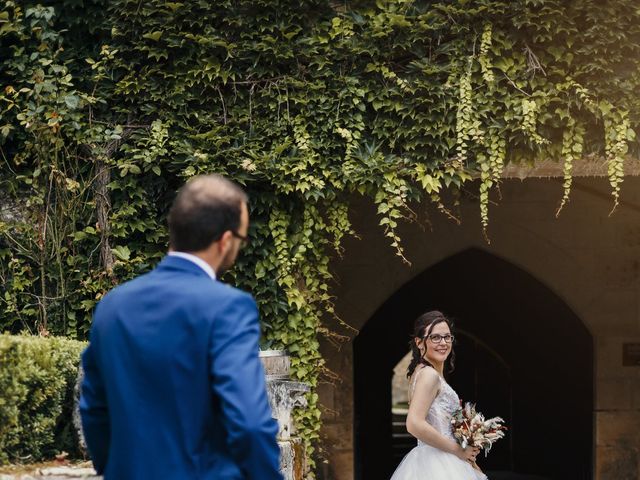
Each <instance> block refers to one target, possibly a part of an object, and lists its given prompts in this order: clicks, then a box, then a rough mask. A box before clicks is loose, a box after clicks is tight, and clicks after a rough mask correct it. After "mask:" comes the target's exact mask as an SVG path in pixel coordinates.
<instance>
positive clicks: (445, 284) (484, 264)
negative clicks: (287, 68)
mask: <svg viewBox="0 0 640 480" xmlns="http://www.w3.org/2000/svg"><path fill="white" fill-rule="evenodd" d="M429 309H439V310H442V311H444V312H445V313H447V314H448V315H450V316H451V317H453V319H454V321H455V324H456V327H457V330H458V335H457V336H458V339H459V341H457V344H456V346H455V348H456V354H457V357H458V360H457V369H456V371H455V372H454V373H453V374H452V375H450V377H449V381H450V383H451V384H452V386H453V387H454V388H455V389H456V391H457V392H458V394H459V395H460V397H461V398H462V399H464V400H468V401H475V402H477V405H478V408H479V410H481V411H482V412H483V413H485V414H486V415H487V416H494V415H500V416H502V417H504V418H505V419H506V420H507V423H508V424H509V428H510V431H509V433H508V435H507V438H505V439H504V440H502V441H501V442H499V443H497V444H496V445H495V446H494V449H493V450H492V451H491V453H490V454H489V456H488V457H487V458H486V459H485V458H482V459H481V462H479V463H481V464H482V466H483V468H484V469H485V470H486V471H488V472H496V473H495V474H494V475H493V478H496V479H498V478H500V479H506V478H513V479H517V478H518V477H519V476H520V475H537V476H539V477H541V478H548V479H553V480H556V479H558V480H560V479H562V480H574V479H575V480H578V479H580V480H582V479H591V478H592V475H593V462H592V449H593V419H592V415H593V341H592V337H591V335H590V333H589V332H588V330H587V329H586V328H585V326H584V324H583V323H582V322H581V321H580V319H579V318H578V317H577V316H576V315H575V314H574V313H573V312H572V311H571V310H570V309H569V307H568V306H567V305H566V304H565V303H564V302H563V301H562V299H560V298H559V297H558V296H557V295H555V294H554V293H553V292H552V291H551V290H550V289H548V288H547V287H545V286H544V285H543V284H542V283H540V282H539V281H538V280H536V279H535V278H534V277H532V276H531V275H529V274H528V273H526V272H524V271H523V270H521V269H520V268H518V267H516V266H514V265H513V264H511V263H509V262H506V261H504V260H502V259H500V258H498V257H495V256H493V255H491V254H488V253H486V252H483V251H481V250H478V249H471V250H467V251H465V252H462V253H460V254H457V255H455V256H453V257H451V258H449V259H447V260H444V261H442V262H440V263H438V264H437V265H435V266H433V267H431V268H429V269H428V270H427V271H425V272H423V273H421V274H420V275H418V276H417V277H415V278H414V279H413V280H411V281H410V282H409V283H407V284H406V285H404V286H403V287H402V288H401V289H400V290H398V291H397V292H396V293H395V294H394V295H393V296H392V297H391V298H389V299H388V300H387V301H386V302H385V303H384V304H383V305H382V306H381V307H380V308H379V309H378V311H377V312H376V313H375V314H374V315H373V317H372V318H371V319H370V320H369V321H368V322H367V324H366V325H365V327H364V328H363V329H362V330H361V331H360V334H359V335H358V337H357V338H356V339H355V341H354V396H355V398H354V400H355V404H354V408H355V412H354V413H355V426H354V427H355V443H356V444H355V472H356V478H357V479H360V480H378V479H380V480H383V479H388V478H389V477H390V476H391V474H392V473H393V470H394V469H395V467H396V465H397V463H398V458H397V453H398V452H397V448H396V452H395V454H396V457H395V458H394V445H393V438H394V434H393V428H394V426H393V423H394V418H393V417H392V401H391V380H392V376H393V369H394V367H395V366H396V364H397V363H398V362H399V361H400V360H401V359H402V358H403V356H404V355H405V354H406V353H407V351H408V347H407V344H408V340H409V334H410V332H411V327H412V324H413V321H414V319H415V318H416V317H417V316H418V315H419V314H421V313H422V312H424V311H426V310H429ZM395 421H396V424H397V423H398V419H397V418H396V419H395ZM396 426H397V425H396ZM520 478H525V477H520Z"/></svg>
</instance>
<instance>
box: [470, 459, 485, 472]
mask: <svg viewBox="0 0 640 480" xmlns="http://www.w3.org/2000/svg"><path fill="white" fill-rule="evenodd" d="M471 466H472V467H473V468H475V469H476V470H477V471H479V472H480V473H483V472H482V469H481V468H480V467H479V466H478V464H477V463H476V461H475V460H474V461H472V462H471Z"/></svg>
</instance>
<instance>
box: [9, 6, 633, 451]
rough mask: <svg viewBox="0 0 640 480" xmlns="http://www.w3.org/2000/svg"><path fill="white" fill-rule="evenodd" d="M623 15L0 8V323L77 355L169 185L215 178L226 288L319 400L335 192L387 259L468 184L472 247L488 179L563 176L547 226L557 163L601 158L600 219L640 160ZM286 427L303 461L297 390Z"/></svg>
mask: <svg viewBox="0 0 640 480" xmlns="http://www.w3.org/2000/svg"><path fill="white" fill-rule="evenodd" d="M635 3H636V2H635V1H634V0H619V1H616V2H604V3H603V2H601V1H596V0H584V1H581V2H563V1H561V0H517V1H510V0H502V1H500V0H493V1H490V0H448V1H408V0H393V1H391V0H389V1H384V0H378V1H377V2H373V1H353V2H328V1H321V0H313V1H305V2H293V1H288V0H269V1H267V0H252V1H249V0H235V1H230V0H229V1H224V0H223V1H220V2H209V1H205V0H185V1H181V2H179V1H176V2H168V1H164V0H162V1H161V0H149V1H144V2H139V1H131V0H111V1H109V2H107V1H104V0H85V1H84V2H83V1H80V2H78V1H72V0H63V1H56V2H54V1H43V2H42V4H40V5H38V4H36V3H35V2H28V1H20V2H17V1H8V0H2V1H1V2H0V5H2V8H1V10H0V54H1V56H2V58H3V59H6V60H4V61H3V63H2V65H1V66H0V87H1V90H0V149H1V150H0V162H1V164H2V168H1V169H0V185H1V187H0V191H1V192H2V194H1V195H0V202H2V203H3V206H2V207H0V208H1V209H0V285H1V287H0V289H1V290H0V328H1V329H3V330H7V331H20V330H27V331H30V332H32V333H48V332H51V333H54V334H57V335H66V336H71V337H77V338H85V337H86V334H87V332H88V329H89V326H90V319H91V316H90V314H91V311H92V309H93V307H94V306H95V304H96V302H97V301H99V299H100V298H101V296H102V295H103V294H104V292H105V291H106V290H107V289H109V288H110V287H112V286H113V285H115V284H117V283H119V282H121V281H123V280H125V279H128V278H131V277H132V276H134V275H136V274H138V273H140V272H143V271H147V270H148V269H149V268H151V267H152V266H153V265H154V264H155V263H156V262H157V261H158V259H160V258H161V257H162V255H163V252H164V251H165V249H166V242H167V232H166V228H165V226H164V223H165V222H164V219H165V216H166V213H167V209H168V206H169V205H170V202H171V200H172V197H173V194H174V193H175V191H176V189H177V188H179V186H180V185H181V184H183V183H184V181H185V180H187V179H188V178H189V177H191V176H193V175H197V174H200V173H208V172H218V173H222V174H225V175H228V176H229V177H232V178H234V179H235V180H236V181H238V182H240V183H242V184H243V185H245V186H246V188H247V190H248V191H249V193H250V196H251V210H252V212H251V216H252V226H251V244H250V246H249V247H248V249H247V251H246V253H245V254H244V255H243V258H242V259H241V261H240V263H239V264H238V265H237V266H236V268H235V269H234V270H233V271H232V272H230V274H229V278H228V280H229V281H232V282H234V283H235V284H237V285H239V286H241V287H242V288H246V289H249V290H251V291H252V293H253V294H254V295H255V297H256V299H257V301H258V303H259V305H260V309H261V314H262V319H263V322H264V327H265V334H266V335H265V338H266V345H267V346H271V347H274V348H284V349H287V350H288V351H289V352H290V354H291V357H292V368H293V372H294V375H296V376H297V377H298V378H299V379H301V380H304V381H306V382H308V383H310V384H311V385H312V386H313V387H315V386H317V382H318V379H319V378H320V377H321V376H322V375H323V373H326V371H325V367H324V361H323V359H322V357H321V355H320V353H319V342H318V339H319V336H320V335H329V336H331V335H334V334H333V333H332V332H330V331H329V330H328V329H327V328H326V327H325V326H324V324H323V319H326V318H327V317H328V316H332V315H333V314H334V312H333V307H332V301H331V288H330V285H331V280H332V276H331V271H330V259H331V258H333V257H335V256H339V255H340V253H341V242H342V239H343V238H344V236H345V235H350V234H353V233H354V232H353V231H352V228H351V224H350V221H349V215H348V202H347V199H348V198H349V196H351V195H354V194H361V195H365V196H367V197H369V198H371V200H372V201H373V202H374V203H375V205H376V207H377V211H378V214H379V218H380V226H381V228H382V230H383V232H384V234H385V235H386V237H387V238H388V239H389V243H390V246H391V248H393V249H394V250H395V251H396V253H397V254H398V255H399V256H400V257H401V258H404V256H403V250H402V243H401V239H400V237H399V234H398V226H399V224H400V222H402V221H406V220H411V219H412V218H413V212H412V211H411V209H410V208H409V204H410V203H411V202H413V201H417V200H420V199H425V200H428V201H430V202H432V203H433V205H434V207H435V208H439V209H441V210H442V211H444V212H447V206H446V205H444V204H443V202H442V200H441V193H442V192H443V191H444V190H446V189H459V188H461V187H462V186H463V185H464V184H466V183H468V182H469V181H470V180H471V179H472V178H477V179H478V181H477V182H476V184H477V188H478V189H479V193H478V195H479V208H480V215H479V216H480V220H481V222H480V224H481V227H482V228H483V229H484V230H485V231H486V229H487V228H488V226H489V209H488V207H489V198H490V195H491V193H492V192H493V190H494V187H495V186H496V185H497V184H499V181H500V176H501V173H502V170H503V168H504V166H505V164H506V163H508V162H535V161H536V160H538V159H549V158H552V159H556V160H557V161H558V162H562V164H563V165H564V173H565V181H564V195H563V194H562V192H559V201H560V204H559V209H558V214H559V213H560V210H561V209H562V207H563V206H564V205H565V204H566V202H567V201H568V200H569V198H570V197H569V194H570V188H571V172H572V166H573V164H574V162H575V161H577V160H579V159H581V158H583V157H585V156H589V155H594V156H603V157H606V159H607V161H608V165H609V179H610V182H611V188H612V198H613V201H612V204H613V205H612V206H613V207H614V208H615V205H616V204H617V202H618V200H619V196H620V194H621V183H622V180H623V175H624V159H625V157H626V156H627V155H629V154H633V155H637V153H638V143H637V141H636V133H637V130H638V125H639V123H640V122H639V120H640V118H639V115H640V100H639V98H638V96H637V92H638V91H640V75H638V73H639V63H640V9H638V7H637V6H636V5H635ZM87 12H89V13H87ZM476 184H474V185H476ZM474 188H475V187H474ZM298 420H299V425H300V428H301V431H302V433H303V435H304V437H305V439H306V440H307V442H308V452H309V453H313V450H314V446H315V445H316V442H315V440H317V438H318V432H319V427H320V410H319V406H318V403H317V395H316V394H315V393H311V394H310V395H309V408H308V409H306V410H305V411H303V412H301V413H300V414H299V419H298Z"/></svg>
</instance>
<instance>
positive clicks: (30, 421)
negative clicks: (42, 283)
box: [0, 335, 85, 464]
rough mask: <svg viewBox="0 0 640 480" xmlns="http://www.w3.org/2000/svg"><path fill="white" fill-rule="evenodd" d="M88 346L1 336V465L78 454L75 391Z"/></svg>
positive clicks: (66, 341) (38, 338)
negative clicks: (74, 420) (16, 460)
mask: <svg viewBox="0 0 640 480" xmlns="http://www.w3.org/2000/svg"><path fill="white" fill-rule="evenodd" d="M84 347H85V344H84V343H82V342H78V341H75V340H67V339H63V338H55V337H53V338H42V337H32V336H14V335H0V464H1V463H5V462H7V461H10V460H15V459H17V458H20V459H22V460H24V459H29V461H36V460H41V459H44V458H50V457H52V456H53V455H55V454H56V453H59V452H61V451H66V452H68V453H70V454H72V455H74V454H77V453H78V447H77V440H76V435H75V431H74V429H73V426H72V420H71V416H72V409H73V404H74V401H73V389H74V386H75V382H76V377H77V373H78V364H79V362H80V353H81V351H82V349H83V348H84Z"/></svg>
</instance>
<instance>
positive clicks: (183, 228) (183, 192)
mask: <svg viewBox="0 0 640 480" xmlns="http://www.w3.org/2000/svg"><path fill="white" fill-rule="evenodd" d="M247 201H248V199H247V194H246V193H244V191H243V190H242V189H241V188H240V187H239V186H238V185H236V184H235V183H233V182H232V181H230V180H227V179H226V178H224V177H222V176H220V175H203V176H199V177H195V178H193V179H191V180H190V181H189V182H188V183H187V184H186V185H185V186H183V187H182V188H181V189H180V191H179V192H178V196H177V197H176V199H175V200H174V202H173V205H172V206H171V210H170V211H169V243H170V246H171V248H172V249H173V250H176V251H179V252H198V251H201V250H204V249H206V248H207V247H209V246H210V245H211V243H212V242H215V241H217V240H219V239H220V237H222V234H223V233H224V232H226V231H229V230H230V231H232V232H236V233H237V231H238V228H239V227H240V216H241V214H242V204H243V203H245V204H246V203H247Z"/></svg>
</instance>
